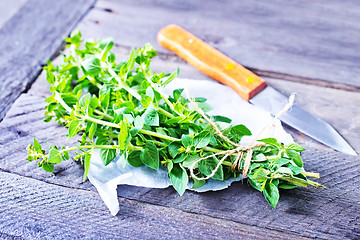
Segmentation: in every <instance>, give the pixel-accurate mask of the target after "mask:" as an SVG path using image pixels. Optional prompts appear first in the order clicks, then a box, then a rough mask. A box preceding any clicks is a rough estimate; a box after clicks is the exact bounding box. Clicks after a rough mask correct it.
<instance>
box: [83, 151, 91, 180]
mask: <svg viewBox="0 0 360 240" xmlns="http://www.w3.org/2000/svg"><path fill="white" fill-rule="evenodd" d="M90 158H91V154H89V153H86V154H85V157H84V178H83V182H85V180H86V177H87V175H88V172H89V167H90Z"/></svg>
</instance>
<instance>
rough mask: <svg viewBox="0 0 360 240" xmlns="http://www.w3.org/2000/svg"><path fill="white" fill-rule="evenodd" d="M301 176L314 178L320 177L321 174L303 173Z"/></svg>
mask: <svg viewBox="0 0 360 240" xmlns="http://www.w3.org/2000/svg"><path fill="white" fill-rule="evenodd" d="M301 174H302V175H304V176H307V177H314V178H319V177H320V174H318V173H314V172H301Z"/></svg>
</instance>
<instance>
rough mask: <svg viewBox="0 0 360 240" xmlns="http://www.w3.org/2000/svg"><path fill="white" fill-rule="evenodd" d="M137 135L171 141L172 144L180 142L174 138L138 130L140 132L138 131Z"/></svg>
mask: <svg viewBox="0 0 360 240" xmlns="http://www.w3.org/2000/svg"><path fill="white" fill-rule="evenodd" d="M139 133H142V134H146V135H149V136H153V137H158V138H162V139H165V140H169V141H172V142H179V141H181V140H180V139H178V138H174V137H170V136H166V135H162V134H160V133H156V132H152V131H149V130H144V129H140V130H139Z"/></svg>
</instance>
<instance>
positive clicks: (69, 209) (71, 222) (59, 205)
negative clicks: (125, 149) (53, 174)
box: [0, 171, 304, 239]
mask: <svg viewBox="0 0 360 240" xmlns="http://www.w3.org/2000/svg"><path fill="white" fill-rule="evenodd" d="M0 184H1V186H3V187H1V188H0V194H1V196H3V197H2V198H1V201H0V209H1V211H0V236H5V239H6V237H8V238H10V239H17V238H18V239H189V238H191V239H222V238H223V237H224V236H226V239H239V238H241V239H269V238H275V237H276V238H278V239H291V238H292V234H291V233H283V234H281V235H279V234H278V232H277V231H274V230H268V229H264V228H262V227H256V226H251V225H248V224H241V223H235V222H233V221H229V220H224V219H217V218H213V217H208V216H205V215H200V214H193V213H188V212H186V211H182V210H179V209H174V208H169V207H164V206H156V205H153V204H148V203H143V202H139V201H134V200H129V199H124V198H119V202H120V204H121V210H120V212H119V213H118V215H117V216H115V217H112V216H111V215H110V214H108V212H107V209H106V207H105V206H104V204H103V202H102V200H101V199H100V197H99V196H98V195H97V193H95V192H92V191H84V190H76V189H70V188H66V187H61V186H56V185H52V184H46V183H44V182H41V181H38V180H35V179H29V178H25V177H21V176H18V175H15V174H10V173H4V172H1V171H0ZM300 239H304V238H300Z"/></svg>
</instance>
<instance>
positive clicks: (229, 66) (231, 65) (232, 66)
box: [226, 63, 235, 70]
mask: <svg viewBox="0 0 360 240" xmlns="http://www.w3.org/2000/svg"><path fill="white" fill-rule="evenodd" d="M234 67H235V66H234V64H231V63H229V64H228V65H226V69H227V70H232V69H234Z"/></svg>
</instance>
